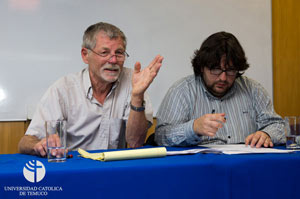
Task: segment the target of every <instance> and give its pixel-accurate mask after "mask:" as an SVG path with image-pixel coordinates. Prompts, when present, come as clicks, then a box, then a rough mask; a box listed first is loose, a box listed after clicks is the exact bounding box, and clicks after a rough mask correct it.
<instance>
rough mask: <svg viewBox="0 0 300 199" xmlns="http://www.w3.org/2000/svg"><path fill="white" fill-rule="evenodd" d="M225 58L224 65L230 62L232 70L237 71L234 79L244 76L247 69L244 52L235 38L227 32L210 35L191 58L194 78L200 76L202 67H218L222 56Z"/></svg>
mask: <svg viewBox="0 0 300 199" xmlns="http://www.w3.org/2000/svg"><path fill="white" fill-rule="evenodd" d="M223 55H225V56H226V65H228V66H229V63H230V62H232V64H233V67H234V69H236V70H237V71H238V73H237V76H236V77H240V76H241V75H243V74H244V71H245V70H247V68H249V64H248V63H247V58H246V56H245V52H244V50H243V48H242V46H241V44H240V43H239V41H238V40H237V38H236V37H235V36H234V35H233V34H231V33H228V32H224V31H223V32H217V33H214V34H212V35H210V36H209V37H208V38H207V39H206V40H205V41H204V42H203V43H202V45H201V47H200V49H199V50H195V52H194V57H193V58H192V61H191V62H192V67H193V69H194V73H195V76H201V75H202V72H201V71H202V70H203V68H204V67H208V68H209V69H212V68H215V67H217V66H220V61H221V58H222V56H223Z"/></svg>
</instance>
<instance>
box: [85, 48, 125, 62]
mask: <svg viewBox="0 0 300 199" xmlns="http://www.w3.org/2000/svg"><path fill="white" fill-rule="evenodd" d="M87 49H88V50H90V51H92V52H93V53H95V54H96V55H99V56H100V57H104V58H106V59H107V60H110V59H111V58H112V57H113V56H115V57H116V59H117V61H124V60H125V58H126V57H129V55H128V53H127V52H126V51H124V52H119V51H118V52H116V53H115V54H114V55H113V54H110V52H109V51H103V52H101V53H97V52H95V51H94V50H92V49H90V48H87Z"/></svg>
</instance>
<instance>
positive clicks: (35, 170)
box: [23, 160, 46, 183]
mask: <svg viewBox="0 0 300 199" xmlns="http://www.w3.org/2000/svg"><path fill="white" fill-rule="evenodd" d="M23 174H24V177H25V178H26V180H28V181H29V182H32V183H36V182H39V181H41V180H42V179H43V178H44V177H45V174H46V169H45V166H44V165H43V163H41V162H40V161H38V160H31V161H29V162H27V163H26V165H25V166H24V168H23Z"/></svg>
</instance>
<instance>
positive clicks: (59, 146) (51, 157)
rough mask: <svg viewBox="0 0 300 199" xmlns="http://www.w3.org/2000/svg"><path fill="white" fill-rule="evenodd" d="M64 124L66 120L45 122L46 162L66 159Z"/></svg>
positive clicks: (65, 131)
mask: <svg viewBox="0 0 300 199" xmlns="http://www.w3.org/2000/svg"><path fill="white" fill-rule="evenodd" d="M66 126H67V122H66V120H55V121H46V122H45V130H46V142H47V156H48V162H65V161H66V149H67V148H66V141H67V139H66V138H67V128H66Z"/></svg>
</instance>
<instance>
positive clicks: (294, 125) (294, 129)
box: [284, 116, 300, 149]
mask: <svg viewBox="0 0 300 199" xmlns="http://www.w3.org/2000/svg"><path fill="white" fill-rule="evenodd" d="M284 120H285V137H286V148H287V149H300V116H287V117H285V118H284Z"/></svg>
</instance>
